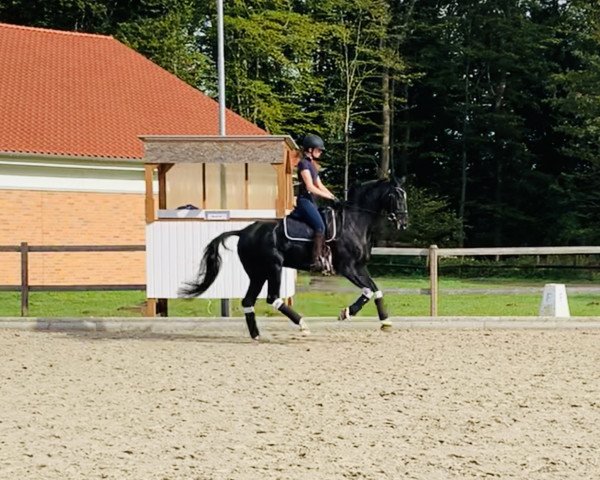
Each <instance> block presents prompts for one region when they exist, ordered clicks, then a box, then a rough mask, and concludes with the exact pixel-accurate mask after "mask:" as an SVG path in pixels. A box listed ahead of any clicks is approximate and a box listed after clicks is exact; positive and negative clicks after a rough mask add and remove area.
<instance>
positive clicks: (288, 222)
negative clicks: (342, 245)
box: [283, 207, 337, 243]
mask: <svg viewBox="0 0 600 480" xmlns="http://www.w3.org/2000/svg"><path fill="white" fill-rule="evenodd" d="M319 213H320V214H321V218H323V222H324V223H325V242H326V243H329V242H332V241H334V240H336V238H337V224H336V219H335V210H334V209H333V208H331V207H325V208H319ZM283 231H284V232H285V236H286V237H287V238H288V239H289V240H294V241H296V242H312V241H313V238H314V236H315V231H314V230H313V229H312V228H311V227H310V226H309V225H308V224H306V223H304V221H302V220H300V219H299V218H298V217H296V215H295V214H294V212H292V213H290V214H289V215H288V216H286V217H284V218H283Z"/></svg>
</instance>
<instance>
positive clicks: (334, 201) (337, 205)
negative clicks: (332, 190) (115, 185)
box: [331, 196, 342, 207]
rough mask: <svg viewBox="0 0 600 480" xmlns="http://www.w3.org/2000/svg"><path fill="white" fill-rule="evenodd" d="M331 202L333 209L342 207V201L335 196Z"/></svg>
mask: <svg viewBox="0 0 600 480" xmlns="http://www.w3.org/2000/svg"><path fill="white" fill-rule="evenodd" d="M331 201H332V202H333V206H334V207H340V206H341V205H342V201H341V200H340V199H339V198H337V197H336V196H334V197H332V198H331Z"/></svg>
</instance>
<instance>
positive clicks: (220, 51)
mask: <svg viewBox="0 0 600 480" xmlns="http://www.w3.org/2000/svg"><path fill="white" fill-rule="evenodd" d="M223 32H224V27H223V0H217V57H218V58H217V67H218V71H219V135H221V136H225V135H226V134H227V129H226V125H225V35H224V33H223ZM219 177H220V184H221V202H220V206H221V208H226V207H227V178H226V171H225V165H224V164H221V165H220V166H219ZM229 315H230V312H229V299H227V298H222V299H221V316H223V317H228V316H229Z"/></svg>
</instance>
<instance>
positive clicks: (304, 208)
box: [296, 197, 325, 271]
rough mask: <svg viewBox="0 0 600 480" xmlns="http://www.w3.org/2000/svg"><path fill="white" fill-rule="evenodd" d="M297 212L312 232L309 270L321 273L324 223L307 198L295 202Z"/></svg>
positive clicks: (312, 203)
mask: <svg viewBox="0 0 600 480" xmlns="http://www.w3.org/2000/svg"><path fill="white" fill-rule="evenodd" d="M296 208H297V210H298V212H299V213H300V215H301V216H302V219H303V220H304V221H305V222H306V223H308V225H309V226H310V227H311V228H312V229H313V230H314V232H315V236H314V239H313V249H312V260H311V265H310V267H311V270H316V271H321V270H323V265H322V264H321V261H320V257H321V256H322V255H323V249H324V246H325V223H324V222H323V218H322V217H321V214H320V213H319V210H318V209H317V206H316V205H315V203H314V202H312V201H311V200H309V199H308V198H303V197H300V198H298V201H297V207H296Z"/></svg>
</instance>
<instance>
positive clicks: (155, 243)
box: [146, 220, 296, 298]
mask: <svg viewBox="0 0 600 480" xmlns="http://www.w3.org/2000/svg"><path fill="white" fill-rule="evenodd" d="M250 223H251V222H247V221H246V222H244V221H242V222H219V221H214V222H206V221H204V222H203V221H198V222H196V221H193V220H191V221H164V220H163V221H158V222H154V223H152V224H150V225H147V227H146V268H147V275H146V278H147V280H146V283H147V293H148V298H177V297H178V294H177V291H178V289H179V288H180V287H181V286H182V284H183V283H184V282H185V281H186V280H194V279H195V278H196V274H197V272H198V268H199V266H200V261H201V259H202V255H203V253H204V248H205V247H206V245H207V244H208V243H209V242H210V241H211V240H212V239H213V238H215V237H216V236H217V235H220V234H221V233H223V232H226V231H231V230H241V229H242V228H244V227H246V226H247V225H249V224H250ZM237 241H238V237H229V238H228V239H227V241H226V242H225V245H226V246H227V247H228V248H230V249H231V250H227V249H225V248H223V247H221V248H220V250H219V251H220V253H221V258H222V263H221V271H220V272H219V275H218V277H217V279H216V280H215V283H213V285H211V287H210V288H209V289H208V290H207V291H206V293H204V294H203V295H202V296H201V298H243V297H244V296H245V294H246V290H247V289H248V285H249V283H250V281H249V279H248V275H247V274H246V272H245V271H244V268H243V267H242V264H241V262H240V260H239V258H238V255H237ZM295 281H296V271H295V270H293V269H289V268H284V270H283V275H282V281H281V291H280V297H291V296H293V295H294V294H295ZM266 296H267V286H266V284H265V286H264V287H263V290H262V292H261V294H260V298H266Z"/></svg>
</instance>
